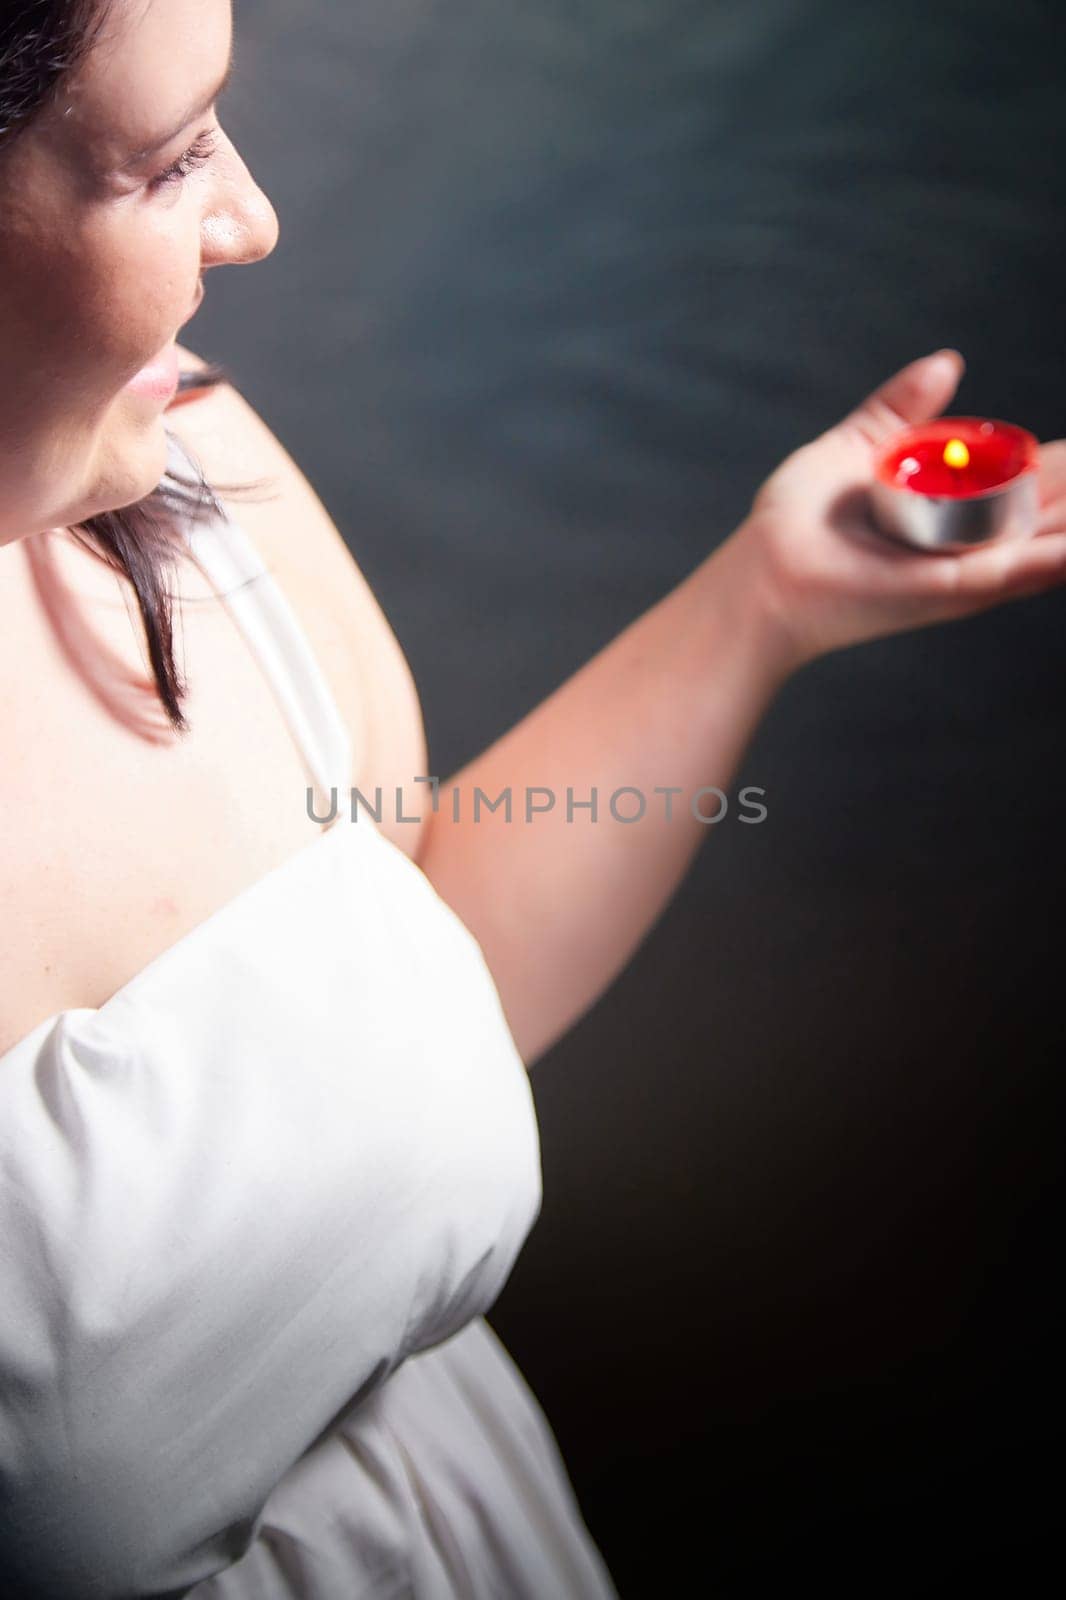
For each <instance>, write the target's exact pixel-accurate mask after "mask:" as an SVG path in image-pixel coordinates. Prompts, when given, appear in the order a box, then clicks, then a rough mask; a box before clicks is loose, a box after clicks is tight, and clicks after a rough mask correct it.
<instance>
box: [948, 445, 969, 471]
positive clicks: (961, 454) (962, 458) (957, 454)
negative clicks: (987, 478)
mask: <svg viewBox="0 0 1066 1600" xmlns="http://www.w3.org/2000/svg"><path fill="white" fill-rule="evenodd" d="M944 464H945V465H946V466H949V467H967V466H969V464H970V452H969V451H968V450H967V448H966V446H965V445H964V444H963V442H962V440H961V439H949V440H948V442H947V444H946V445H945V446H944Z"/></svg>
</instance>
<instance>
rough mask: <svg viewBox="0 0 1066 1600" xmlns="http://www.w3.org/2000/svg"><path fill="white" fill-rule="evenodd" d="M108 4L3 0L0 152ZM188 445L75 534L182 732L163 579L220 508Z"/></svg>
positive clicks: (198, 378) (180, 691) (208, 378)
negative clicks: (187, 537)
mask: <svg viewBox="0 0 1066 1600" xmlns="http://www.w3.org/2000/svg"><path fill="white" fill-rule="evenodd" d="M110 11H111V0H7V3H6V4H5V5H4V6H3V8H2V10H0V158H2V156H3V154H4V151H5V150H6V149H7V148H8V147H9V146H10V144H11V143H12V142H13V141H14V140H15V139H17V138H18V136H19V135H20V134H21V133H23V132H25V130H26V129H27V128H28V127H29V126H30V125H31V124H32V123H33V122H34V121H35V120H36V119H37V118H38V117H39V116H40V115H41V114H42V112H43V111H44V110H45V109H46V108H47V107H48V106H50V105H51V104H52V103H53V102H54V100H55V97H56V95H57V93H58V91H59V89H60V87H61V85H62V82H63V79H64V78H65V77H67V76H69V74H70V73H72V72H73V71H74V70H75V69H76V68H77V67H78V66H79V65H80V64H81V63H82V62H83V61H84V60H85V57H86V56H87V55H88V54H89V52H90V50H91V49H92V47H93V45H94V44H95V43H96V42H97V39H98V38H99V35H100V32H101V31H102V28H103V26H104V23H105V22H106V20H107V18H108V16H109V14H110ZM226 381H227V375H226V372H225V370H224V369H223V368H222V367H220V366H217V365H208V366H206V367H204V368H202V369H200V370H198V371H196V372H183V373H182V375H181V377H180V379H179V380H178V394H177V396H175V399H176V400H177V399H178V398H183V397H187V396H188V395H189V392H190V391H192V390H196V389H211V388H214V387H215V386H216V385H217V384H220V383H224V382H226ZM179 443H180V440H179ZM182 449H183V451H184V454H185V456H186V457H187V458H188V460H189V463H190V466H191V468H192V474H191V476H190V475H185V474H182V473H178V472H176V471H175V470H174V468H173V467H170V468H168V471H167V474H166V477H165V478H164V480H163V482H162V483H161V484H159V485H158V486H157V487H156V488H155V489H154V490H153V491H152V493H151V494H148V495H146V496H145V497H144V498H143V499H142V500H138V501H136V502H135V503H134V504H133V505H129V506H123V507H122V508H121V509H119V510H116V511H102V512H100V513H99V514H98V515H97V516H95V517H88V518H86V520H85V521H84V522H81V523H78V524H76V526H75V527H74V528H72V529H71V532H72V533H73V535H74V537H75V539H77V541H78V543H79V544H82V545H84V546H85V548H86V549H88V550H90V551H91V552H92V553H93V554H96V555H98V556H99V557H100V558H101V559H102V560H103V561H104V562H106V564H107V565H108V566H110V567H111V568H113V569H114V571H116V572H118V573H121V574H124V575H125V577H127V578H128V579H129V581H130V583H131V584H132V586H133V590H134V593H135V594H136V596H137V605H138V608H139V610H140V613H141V617H142V620H143V622H144V630H145V636H146V639H147V644H148V655H149V659H150V661H151V665H152V673H153V675H154V677H155V682H156V689H157V692H158V694H159V699H160V701H161V702H162V704H163V708H164V710H165V711H166V714H167V718H168V719H169V721H170V724H171V726H172V727H174V728H175V729H177V730H178V731H179V732H180V733H186V732H188V729H189V724H188V721H187V719H186V717H185V715H184V713H183V711H182V708H181V706H182V701H183V699H184V697H185V694H186V691H187V688H188V685H187V684H186V682H185V681H184V680H183V679H182V678H181V676H180V674H179V673H178V670H177V667H176V665H175V662H174V641H173V630H172V616H171V608H170V602H171V599H172V598H173V597H172V595H171V593H170V591H169V589H168V588H167V586H166V582H165V581H164V580H165V577H166V575H167V573H168V572H169V571H170V570H172V569H173V566H174V564H175V558H176V555H177V552H178V550H179V548H180V547H181V545H182V544H183V542H184V541H183V535H182V533H181V530H180V528H179V526H178V521H177V519H178V517H180V516H185V517H187V518H189V519H191V520H192V521H194V522H200V521H204V520H207V519H210V518H211V517H214V516H220V515H222V514H223V513H222V507H221V504H220V502H219V500H218V497H217V495H216V493H215V490H214V489H213V488H212V487H211V486H210V485H209V484H208V482H207V480H206V478H205V477H204V474H203V472H202V470H201V469H200V467H199V465H198V463H197V462H196V460H195V457H194V456H193V455H192V453H191V452H190V451H189V450H188V449H186V448H185V447H184V446H182ZM264 481H266V480H258V481H257V482H255V483H251V484H222V485H220V487H221V488H222V489H224V490H225V491H226V493H227V494H247V493H249V492H251V491H252V490H255V489H258V488H260V487H261V486H262V483H263V482H264ZM79 535H82V536H83V537H79ZM185 553H186V554H187V555H189V558H190V559H193V560H195V558H194V557H192V556H191V553H190V552H185Z"/></svg>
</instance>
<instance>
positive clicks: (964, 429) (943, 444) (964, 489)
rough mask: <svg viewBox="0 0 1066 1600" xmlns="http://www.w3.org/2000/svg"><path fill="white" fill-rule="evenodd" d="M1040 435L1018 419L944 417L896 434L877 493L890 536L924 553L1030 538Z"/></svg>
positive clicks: (878, 514) (878, 471)
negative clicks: (1024, 426)
mask: <svg viewBox="0 0 1066 1600" xmlns="http://www.w3.org/2000/svg"><path fill="white" fill-rule="evenodd" d="M1039 448H1040V447H1039V444H1038V442H1037V439H1036V437H1035V436H1034V435H1033V434H1031V433H1027V432H1026V430H1025V429H1024V428H1018V427H1016V426H1015V425H1014V423H1012V422H996V421H993V420H990V419H989V418H986V417H937V418H936V419H935V421H933V422H925V423H922V425H921V426H920V427H917V428H908V429H906V430H905V431H904V432H903V433H897V434H895V435H894V436H893V437H892V438H891V439H890V440H889V441H888V443H887V444H886V445H885V446H884V447H883V448H882V450H881V451H880V453H879V455H878V456H877V459H876V461H875V463H874V480H873V484H872V486H871V490H870V499H871V503H872V508H873V513H874V517H875V519H876V521H877V524H878V526H879V527H880V529H881V531H882V533H886V534H888V535H889V536H890V537H891V538H894V539H902V540H903V541H904V543H906V544H909V545H913V546H915V547H916V548H917V549H919V550H968V549H971V548H972V547H973V546H974V545H979V544H990V543H992V542H993V541H997V542H998V541H1002V540H1007V539H1028V538H1030V537H1031V535H1032V534H1034V533H1035V532H1036V523H1037V511H1038V508H1039V495H1038V489H1037V470H1038V466H1039Z"/></svg>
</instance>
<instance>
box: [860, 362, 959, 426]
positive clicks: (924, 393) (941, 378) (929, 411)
mask: <svg viewBox="0 0 1066 1600" xmlns="http://www.w3.org/2000/svg"><path fill="white" fill-rule="evenodd" d="M965 368H966V362H965V360H964V359H963V357H962V355H961V354H960V353H959V351H958V350H937V351H936V352H935V353H934V354H933V355H930V356H922V358H921V359H920V360H919V361H912V362H910V363H909V364H908V365H907V366H905V367H902V368H901V369H900V371H899V372H897V373H896V374H895V375H894V376H893V377H891V378H889V379H888V381H887V382H886V383H882V384H881V385H880V386H879V387H878V388H876V389H875V390H874V392H873V393H872V394H870V395H867V397H866V399H865V400H864V401H863V402H862V404H861V405H859V406H856V408H855V410H854V411H850V412H849V413H848V415H847V416H846V417H845V418H844V419H843V421H842V422H840V423H838V424H837V428H838V430H839V431H840V432H842V433H844V434H846V435H848V436H849V437H852V438H861V439H863V440H864V441H865V442H866V443H867V444H869V445H873V446H874V447H875V448H879V447H880V446H881V445H882V444H884V442H885V441H886V440H887V439H890V438H891V437H892V435H893V434H894V433H898V432H899V430H900V429H901V428H909V427H912V426H913V425H914V424H915V423H918V422H928V421H929V419H930V418H931V417H936V416H939V414H940V412H941V411H943V409H944V407H945V406H946V405H947V404H948V401H949V400H950V399H951V397H952V395H953V394H954V393H955V390H956V389H957V388H958V386H959V380H960V379H961V377H962V374H963V372H964V371H965Z"/></svg>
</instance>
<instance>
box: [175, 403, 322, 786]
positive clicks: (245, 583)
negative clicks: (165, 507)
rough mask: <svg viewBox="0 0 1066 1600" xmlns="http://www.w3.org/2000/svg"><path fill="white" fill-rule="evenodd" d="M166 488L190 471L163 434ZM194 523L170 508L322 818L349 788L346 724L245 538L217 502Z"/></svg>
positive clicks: (179, 448)
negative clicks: (291, 744) (245, 652)
mask: <svg viewBox="0 0 1066 1600" xmlns="http://www.w3.org/2000/svg"><path fill="white" fill-rule="evenodd" d="M167 439H168V465H167V473H166V477H165V479H164V483H163V484H162V485H161V487H162V488H164V490H165V489H166V487H167V483H166V480H167V479H170V478H171V474H172V472H173V470H174V469H175V467H177V469H178V470H180V471H181V473H182V476H183V477H187V476H188V474H189V473H190V472H192V473H193V474H194V475H195V473H196V468H195V466H193V465H192V463H191V461H190V457H189V454H188V452H187V450H186V449H185V447H184V446H183V445H182V444H181V442H180V440H178V439H177V437H176V436H175V435H174V434H172V433H169V432H168V435H167ZM214 500H215V507H217V509H214V508H213V509H212V510H211V513H210V514H209V515H207V514H205V516H204V520H202V521H198V520H194V518H193V517H192V516H191V515H190V514H189V513H188V511H185V512H184V513H182V512H181V511H180V509H179V508H178V507H177V505H175V507H174V510H175V513H176V515H177V517H178V521H179V522H180V525H181V527H182V530H183V532H184V534H185V537H186V540H187V542H188V544H189V547H190V549H191V551H192V553H193V554H194V555H195V557H196V558H197V560H198V561H199V563H200V564H201V566H202V567H203V570H204V572H205V573H206V574H207V577H208V578H209V580H210V582H211V583H212V585H213V586H214V588H215V589H216V590H217V591H218V593H219V596H220V598H221V599H222V601H223V603H224V604H225V605H226V607H227V608H228V610H229V612H230V614H231V615H232V617H233V619H234V621H235V622H236V624H237V626H238V627H239V628H240V630H241V633H242V634H243V635H244V638H245V640H246V641H247V643H248V646H249V648H250V649H251V651H252V654H253V655H254V657H255V659H256V660H257V662H258V663H259V665H260V667H261V669H262V671H263V674H264V676H265V677H266V679H267V681H268V682H269V684H270V686H271V688H272V690H273V691H274V695H275V698H276V699H277V701H278V703H279V705H280V707H281V710H282V714H283V715H284V717H285V720H286V723H287V724H288V727H289V731H290V733H291V734H292V737H293V739H294V740H295V742H296V745H297V747H298V749H299V750H300V753H301V755H302V756H303V759H304V762H305V763H306V765H307V768H308V771H309V773H310V775H311V777H312V780H313V783H314V786H315V789H316V791H317V793H316V801H315V808H316V813H317V814H318V815H320V816H325V815H326V813H328V812H329V811H330V810H331V809H332V803H333V796H332V795H331V793H330V791H331V789H333V788H336V789H337V801H338V807H339V809H340V810H343V801H342V800H341V795H342V794H343V793H344V792H346V791H347V789H348V786H349V784H350V783H351V773H352V741H351V737H350V735H349V733H348V729H347V726H346V724H345V721H344V718H343V717H342V716H341V713H340V710H339V708H338V706H337V702H336V700H335V699H334V697H333V694H332V691H331V690H330V687H329V684H328V683H327V682H326V678H325V676H324V674H323V672H322V669H321V667H320V666H319V664H318V661H317V660H316V658H315V655H314V652H313V650H312V648H311V644H310V641H309V640H308V638H307V634H306V633H305V631H304V629H303V627H302V625H301V623H300V621H299V619H298V617H297V616H296V613H295V611H294V610H293V608H292V606H291V605H290V604H289V601H288V599H287V598H286V596H285V595H284V593H283V592H282V590H281V588H280V587H279V585H278V583H277V582H276V580H275V578H274V577H273V575H272V573H271V572H270V569H269V568H268V567H267V565H266V563H265V562H264V561H263V559H262V557H261V555H260V554H259V551H258V550H257V549H256V547H255V545H254V544H253V542H252V540H251V539H250V538H249V536H248V534H247V533H246V532H245V531H244V529H243V528H242V527H241V526H240V524H239V523H238V522H237V521H236V519H235V518H234V517H233V516H232V515H230V513H229V512H228V511H227V510H226V509H225V507H224V506H223V504H222V502H221V501H220V500H219V499H218V497H217V496H215V497H214Z"/></svg>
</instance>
